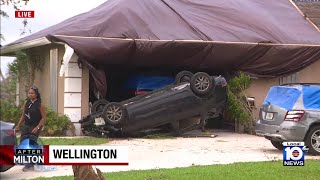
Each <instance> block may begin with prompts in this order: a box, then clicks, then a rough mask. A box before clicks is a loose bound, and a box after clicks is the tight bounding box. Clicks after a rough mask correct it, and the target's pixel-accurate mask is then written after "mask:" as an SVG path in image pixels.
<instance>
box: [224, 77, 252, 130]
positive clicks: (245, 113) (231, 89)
mask: <svg viewBox="0 0 320 180" xmlns="http://www.w3.org/2000/svg"><path fill="white" fill-rule="evenodd" d="M250 83H251V78H250V76H249V75H246V74H244V73H242V72H241V73H240V74H239V75H238V76H235V77H234V78H232V79H231V80H230V82H229V84H228V106H227V111H228V113H229V114H230V116H231V118H232V119H234V120H235V121H237V122H239V123H240V124H242V125H244V126H245V129H246V131H247V132H248V133H250V134H252V133H254V116H253V113H252V110H251V108H250V105H249V104H248V102H247V95H246V93H245V90H246V89H247V88H248V87H249V86H250Z"/></svg>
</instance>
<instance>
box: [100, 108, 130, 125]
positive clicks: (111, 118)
mask: <svg viewBox="0 0 320 180" xmlns="http://www.w3.org/2000/svg"><path fill="white" fill-rule="evenodd" d="M102 117H103V119H104V120H105V122H106V123H108V124H111V125H118V124H120V123H122V122H123V120H124V119H125V118H126V111H125V108H124V107H123V106H122V105H121V104H119V103H109V104H107V105H106V106H105V107H104V108H103V113H102Z"/></svg>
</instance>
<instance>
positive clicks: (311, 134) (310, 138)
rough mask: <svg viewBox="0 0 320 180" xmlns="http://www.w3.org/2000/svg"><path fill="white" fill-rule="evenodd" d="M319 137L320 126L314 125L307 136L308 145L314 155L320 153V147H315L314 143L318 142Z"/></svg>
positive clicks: (310, 152)
mask: <svg viewBox="0 0 320 180" xmlns="http://www.w3.org/2000/svg"><path fill="white" fill-rule="evenodd" d="M317 137H320V126H319V125H318V126H314V127H312V128H311V129H310V130H309V132H308V134H307V136H306V140H305V142H306V145H307V146H308V148H309V154H312V155H320V148H319V149H316V148H315V147H313V145H314V143H316V139H315V138H317Z"/></svg>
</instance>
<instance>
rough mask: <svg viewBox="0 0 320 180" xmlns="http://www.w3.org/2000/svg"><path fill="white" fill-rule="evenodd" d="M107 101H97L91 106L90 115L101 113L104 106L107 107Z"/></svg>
mask: <svg viewBox="0 0 320 180" xmlns="http://www.w3.org/2000/svg"><path fill="white" fill-rule="evenodd" d="M108 103H109V101H107V100H105V99H99V100H97V101H95V102H94V103H93V104H92V107H91V113H94V112H98V111H103V108H104V106H105V105H107V104H108Z"/></svg>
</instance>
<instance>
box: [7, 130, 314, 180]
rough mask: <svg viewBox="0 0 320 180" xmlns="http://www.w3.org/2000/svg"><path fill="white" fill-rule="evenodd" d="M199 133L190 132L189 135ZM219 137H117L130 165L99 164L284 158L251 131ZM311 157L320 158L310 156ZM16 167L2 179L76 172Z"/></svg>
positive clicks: (152, 164) (66, 168)
mask: <svg viewBox="0 0 320 180" xmlns="http://www.w3.org/2000/svg"><path fill="white" fill-rule="evenodd" d="M197 133H198V132H190V133H188V134H189V135H194V134H197ZM212 134H214V135H217V136H216V137H213V138H212V137H190V138H176V139H117V140H113V141H111V142H110V143H108V145H127V146H129V150H130V151H129V166H121V167H120V166H118V167H113V166H96V167H97V168H99V169H100V170H101V171H103V172H113V171H127V170H138V169H156V168H174V167H187V166H192V165H210V164H227V163H234V162H249V161H271V160H282V152H281V151H278V150H276V149H275V148H274V147H273V146H272V145H271V144H270V142H269V141H268V140H266V139H264V138H261V137H257V136H253V135H247V134H236V133H231V132H223V131H220V132H218V131H213V132H212ZM307 159H320V157H315V156H308V157H307ZM21 169H22V167H21V166H16V167H13V168H12V169H10V170H9V171H7V172H5V173H2V174H1V179H22V178H23V179H31V178H36V177H41V176H43V177H51V176H64V175H73V171H72V167H71V166H58V170H57V171H54V172H22V170H21Z"/></svg>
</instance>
